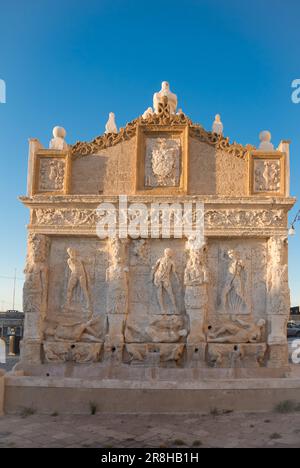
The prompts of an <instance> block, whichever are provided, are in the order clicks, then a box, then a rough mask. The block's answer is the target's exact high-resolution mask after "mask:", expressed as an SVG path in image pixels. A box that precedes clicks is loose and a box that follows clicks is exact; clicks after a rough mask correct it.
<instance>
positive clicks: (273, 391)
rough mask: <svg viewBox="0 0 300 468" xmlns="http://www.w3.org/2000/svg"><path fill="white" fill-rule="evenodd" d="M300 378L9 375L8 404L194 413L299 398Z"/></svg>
mask: <svg viewBox="0 0 300 468" xmlns="http://www.w3.org/2000/svg"><path fill="white" fill-rule="evenodd" d="M299 390H300V379H299V378H297V379H295V378H294V379H288V378H287V379H276V378H274V379H269V378H267V379H251V380H247V379H235V380H234V379H232V380H224V379H218V380H214V381H213V380H206V381H194V382H187V381H185V380H184V379H182V380H181V381H180V382H177V383H176V384H174V381H172V380H169V381H165V382H157V381H153V382H142V381H131V382H124V381H120V380H106V381H100V382H99V381H90V380H89V381H88V380H85V379H70V378H64V379H61V378H41V377H11V376H8V377H6V379H5V399H4V409H5V412H6V413H11V414H13V413H18V412H20V410H21V409H22V408H24V407H27V408H33V409H35V410H36V411H37V412H39V413H45V414H51V413H53V412H54V411H56V412H58V413H60V414H87V413H89V411H90V406H89V404H90V401H93V402H95V404H97V407H98V411H99V412H107V413H122V412H124V413H162V412H163V413H174V412H176V413H178V412H180V413H189V412H191V413H195V412H209V411H210V410H211V409H212V408H218V409H219V410H222V409H223V410H234V411H270V410H273V409H274V407H275V405H277V404H278V403H280V402H282V401H285V400H293V401H295V402H296V403H300V397H299V395H300V393H299Z"/></svg>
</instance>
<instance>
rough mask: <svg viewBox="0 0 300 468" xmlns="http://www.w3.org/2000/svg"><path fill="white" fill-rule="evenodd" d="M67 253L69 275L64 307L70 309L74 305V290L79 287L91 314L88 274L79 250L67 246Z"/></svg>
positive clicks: (75, 299)
mask: <svg viewBox="0 0 300 468" xmlns="http://www.w3.org/2000/svg"><path fill="white" fill-rule="evenodd" d="M67 253H68V256H69V258H68V262H67V263H68V267H69V270H70V277H69V282H68V287H67V299H66V305H65V308H66V309H72V307H73V305H75V303H76V301H77V298H76V297H75V294H74V293H75V290H76V288H79V290H80V292H81V293H82V294H83V297H84V300H85V303H86V304H85V305H86V307H87V309H88V310H89V312H90V316H91V315H92V311H91V300H90V295H89V282H88V275H87V272H86V268H85V265H84V262H83V260H82V259H81V257H80V255H79V252H78V251H77V250H75V249H72V248H69V249H68V250H67Z"/></svg>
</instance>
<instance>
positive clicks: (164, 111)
mask: <svg viewBox="0 0 300 468" xmlns="http://www.w3.org/2000/svg"><path fill="white" fill-rule="evenodd" d="M138 126H143V127H147V126H149V127H150V128H153V127H154V126H155V127H157V130H158V131H161V130H166V129H168V128H170V127H171V128H175V127H183V126H185V127H188V129H189V136H190V137H191V138H196V139H197V140H199V141H201V142H203V143H206V144H208V145H210V146H215V147H216V149H220V150H223V151H226V152H229V153H231V154H232V155H233V156H235V157H238V158H245V157H247V155H248V154H249V152H250V151H253V150H255V147H254V146H251V145H246V146H243V145H240V144H238V143H236V142H233V143H230V140H229V138H228V137H224V136H223V135H218V134H217V133H213V132H209V131H207V130H205V129H204V128H203V127H202V126H201V125H199V124H195V123H193V122H192V120H191V119H190V118H189V117H187V116H186V115H185V114H184V113H183V112H179V113H177V114H172V113H170V108H169V105H168V102H167V100H166V101H165V102H163V103H162V104H161V105H160V106H159V111H158V113H153V114H150V115H148V116H146V117H145V118H144V117H143V116H140V117H138V118H137V119H135V120H133V121H132V122H129V123H128V124H127V125H126V127H124V128H121V129H120V131H119V132H118V133H105V134H104V135H101V136H98V137H97V138H95V139H94V140H92V141H91V142H77V143H76V144H75V145H73V146H72V154H73V155H74V156H88V155H90V154H97V153H98V152H99V151H101V150H104V149H106V148H109V147H111V146H115V145H117V144H119V143H122V142H124V141H127V140H130V139H131V138H133V137H135V136H136V134H137V128H138Z"/></svg>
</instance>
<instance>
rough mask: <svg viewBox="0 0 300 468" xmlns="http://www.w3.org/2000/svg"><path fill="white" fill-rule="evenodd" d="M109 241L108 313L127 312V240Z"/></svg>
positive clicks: (107, 273) (115, 239)
mask: <svg viewBox="0 0 300 468" xmlns="http://www.w3.org/2000/svg"><path fill="white" fill-rule="evenodd" d="M109 242H110V244H109V253H110V266H109V267H108V269H107V270H106V281H107V283H108V293H107V313H108V314H127V311H128V273H129V268H128V262H127V261H126V251H125V249H126V243H127V241H124V240H121V239H117V238H113V239H110V241H109Z"/></svg>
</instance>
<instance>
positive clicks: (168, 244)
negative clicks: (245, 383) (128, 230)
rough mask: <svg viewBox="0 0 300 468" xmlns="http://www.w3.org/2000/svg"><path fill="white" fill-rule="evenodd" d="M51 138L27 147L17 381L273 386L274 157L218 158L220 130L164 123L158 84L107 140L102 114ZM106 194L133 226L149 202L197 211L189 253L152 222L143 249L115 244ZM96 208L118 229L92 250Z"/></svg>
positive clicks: (285, 201) (284, 253)
mask: <svg viewBox="0 0 300 468" xmlns="http://www.w3.org/2000/svg"><path fill="white" fill-rule="evenodd" d="M110 129H111V130H110ZM65 138H66V132H65V130H64V129H62V128H60V127H55V129H54V133H53V139H52V140H51V143H50V149H45V148H43V147H42V145H41V144H40V142H39V141H38V140H36V139H33V140H30V144H29V166H28V193H27V195H26V196H24V197H21V201H22V202H23V204H24V205H25V206H26V207H27V208H28V209H29V211H30V222H29V225H28V254H27V262H26V269H25V273H26V281H25V286H24V312H25V317H26V319H25V332H24V340H23V342H22V350H21V361H20V363H19V364H18V366H17V370H18V371H22V372H23V373H24V374H25V376H27V378H29V377H36V378H42V377H45V376H47V377H49V378H53V379H61V380H60V381H61V382H63V381H64V380H65V379H66V378H73V379H75V380H76V379H84V381H85V384H86V382H88V381H93V382H94V383H95V382H98V383H99V382H101V384H104V383H105V382H106V384H105V385H108V386H109V385H110V383H109V382H112V380H115V381H116V380H117V381H118V382H119V384H118V388H125V387H128V386H130V385H133V386H134V388H140V386H143V385H147V382H148V383H149V385H151V382H153V380H154V381H155V382H156V385H158V386H161V387H159V388H165V387H164V385H165V386H166V385H167V382H170V381H171V382H172V386H173V387H175V388H179V387H180V385H182V382H183V381H184V382H187V383H189V384H191V385H196V384H197V383H201V382H203V381H204V380H205V379H210V380H211V381H213V380H214V381H215V382H216V385H217V386H218V388H221V389H222V388H225V387H224V386H223V385H222V382H223V380H224V379H227V382H228V379H230V380H232V381H233V382H234V380H235V379H247V378H249V377H251V378H252V379H253V378H260V379H270V380H272V378H273V379H276V378H281V377H284V376H286V375H287V373H288V365H289V364H288V346H287V336H286V325H287V320H288V317H289V308H290V298H289V285H288V240H287V225H288V212H289V210H290V209H291V208H292V207H293V205H294V203H295V199H294V198H291V197H290V189H289V185H290V173H289V170H290V169H289V142H288V141H281V143H280V144H279V146H278V148H277V149H274V146H273V145H272V143H271V135H270V133H269V132H262V133H261V134H260V139H261V143H260V146H259V148H255V147H254V146H250V145H247V146H242V145H240V144H237V143H230V141H229V139H228V138H226V137H224V136H223V124H222V122H221V120H220V116H219V115H217V116H216V120H215V122H214V125H213V131H212V132H210V131H206V130H205V129H204V128H203V127H202V126H201V125H198V124H195V123H193V122H192V121H191V120H190V119H189V118H188V117H187V115H185V114H184V113H183V112H182V111H181V110H179V111H178V110H177V96H176V95H175V94H173V93H171V91H170V87H169V85H168V83H166V82H163V84H162V89H161V91H159V92H157V93H155V94H154V99H153V108H151V107H150V108H148V109H147V110H146V112H144V113H143V115H142V116H141V117H138V118H137V119H136V120H134V121H132V122H130V123H128V124H127V125H126V126H125V127H124V128H121V129H120V131H119V132H118V131H117V128H116V125H115V122H114V114H112V113H111V114H110V117H109V121H108V124H107V126H106V132H105V133H104V135H103V136H99V137H97V138H95V139H94V140H93V141H91V142H87V143H86V142H78V143H76V144H74V145H68V144H67V143H66V141H65ZM120 195H122V196H123V198H124V197H125V196H126V200H127V203H128V205H130V204H140V205H141V204H142V205H143V206H144V207H146V217H145V218H146V220H147V221H148V220H149V219H150V218H151V209H152V208H151V206H152V204H153V203H155V204H164V205H165V206H166V205H167V206H171V205H172V204H174V203H175V204H177V205H178V204H179V205H180V204H190V205H192V206H193V204H197V203H198V204H200V205H201V206H202V207H203V239H202V242H201V243H199V244H197V243H195V242H194V243H193V242H192V241H191V238H190V237H189V236H188V235H183V236H181V237H178V236H176V235H175V231H174V229H173V227H174V226H173V225H172V223H175V221H174V218H172V217H171V221H170V223H171V228H170V229H171V231H170V232H171V234H170V236H169V237H165V236H163V235H162V234H161V230H160V229H161V224H162V217H159V219H158V231H157V232H156V234H157V235H155V236H151V235H149V231H147V230H146V232H145V229H144V231H143V232H142V233H141V232H140V233H139V234H137V235H136V236H130V235H124V232H123V231H122V230H120V229H119V227H120V226H119V224H120V223H121V221H120V216H119V215H120V206H119V202H120V201H119V196H120ZM103 203H105V204H109V205H110V206H111V209H112V210H113V211H114V213H115V214H116V217H115V218H116V220H117V221H116V223H117V229H116V231H115V233H114V235H107V237H106V238H105V237H104V236H102V237H101V238H100V237H99V235H97V233H98V231H97V226H98V224H99V222H100V221H101V219H102V218H103V211H101V209H100V210H99V205H101V204H103ZM129 211H130V210H129ZM133 211H134V208H132V209H131V211H130V213H129V217H131V220H132V219H133V218H134V217H135V214H134V213H133ZM193 215H194V214H193ZM193 215H192V217H193ZM144 221H145V219H144ZM24 378H25V379H26V377H23V379H24ZM233 385H234V383H233ZM60 386H63V384H60ZM145 404H146V403H145ZM150 406H151V405H150ZM158 406H159V405H158Z"/></svg>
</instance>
